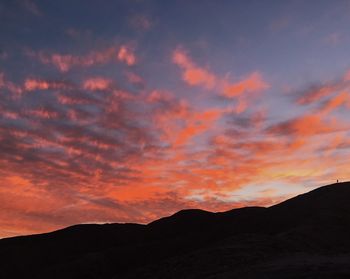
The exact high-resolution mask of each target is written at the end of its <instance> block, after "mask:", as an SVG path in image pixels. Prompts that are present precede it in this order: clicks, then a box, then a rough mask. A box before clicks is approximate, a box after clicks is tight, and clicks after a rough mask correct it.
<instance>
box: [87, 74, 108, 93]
mask: <svg viewBox="0 0 350 279" xmlns="http://www.w3.org/2000/svg"><path fill="white" fill-rule="evenodd" d="M111 83H112V82H111V80H109V79H106V78H102V77H94V78H89V79H86V80H85V81H84V83H83V88H84V89H86V90H91V91H99V90H106V89H108V88H109V87H110V86H111Z"/></svg>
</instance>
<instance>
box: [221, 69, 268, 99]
mask: <svg viewBox="0 0 350 279" xmlns="http://www.w3.org/2000/svg"><path fill="white" fill-rule="evenodd" d="M268 87H269V85H268V84H267V83H266V82H265V81H264V80H263V78H262V76H261V75H260V73H257V72H254V73H252V74H250V75H249V76H248V77H247V78H246V79H244V80H242V81H239V82H237V83H233V84H228V85H226V86H225V87H224V95H225V96H226V97H228V98H232V97H237V96H240V95H242V94H243V93H250V92H259V91H262V90H265V89H267V88H268Z"/></svg>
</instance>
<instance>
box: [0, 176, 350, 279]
mask: <svg viewBox="0 0 350 279" xmlns="http://www.w3.org/2000/svg"><path fill="white" fill-rule="evenodd" d="M0 278H33V279H35V278H53V279H54V278H62V279H63V278H64V279H69V278H85V279H88V278H111V279H112V278H115V279H117V278H135V279H136V278H152V279H155V278H162V279H164V278H269V279H273V278H350V182H346V183H337V184H333V185H329V186H324V187H321V188H318V189H316V190H314V191H311V192H309V193H307V194H304V195H300V196H297V197H295V198H292V199H290V200H287V201H285V202H282V203H280V204H277V205H275V206H272V207H268V208H263V207H248V208H241V209H234V210H231V211H227V212H221V213H211V212H207V211H202V210H183V211H180V212H178V213H176V214H174V215H172V216H170V217H166V218H162V219H160V220H157V221H154V222H152V223H150V224H148V225H138V224H106V225H76V226H72V227H68V228H66V229H63V230H59V231H55V232H51V233H46V234H40V235H31V236H24V237H14V238H7V239H2V240H0Z"/></svg>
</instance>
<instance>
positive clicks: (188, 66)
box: [173, 49, 216, 89]
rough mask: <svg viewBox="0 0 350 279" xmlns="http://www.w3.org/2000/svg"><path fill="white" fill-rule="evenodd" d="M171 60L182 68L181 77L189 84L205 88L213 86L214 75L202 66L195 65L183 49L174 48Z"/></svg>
mask: <svg viewBox="0 0 350 279" xmlns="http://www.w3.org/2000/svg"><path fill="white" fill-rule="evenodd" d="M173 62H174V63H175V64H176V65H178V66H180V67H181V68H182V69H183V70H184V72H183V74H182V78H183V80H184V81H185V82H187V83H188V84H189V85H192V86H194V85H201V86H203V87H205V88H207V89H212V88H213V87H214V86H215V83H216V77H215V75H214V74H212V73H210V72H209V71H208V70H206V69H204V68H200V67H198V66H196V65H195V64H194V62H192V60H191V59H190V58H189V57H188V56H187V54H186V53H185V52H184V51H182V50H180V49H177V50H175V51H174V53H173Z"/></svg>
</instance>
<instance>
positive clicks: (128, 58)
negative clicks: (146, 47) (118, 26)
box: [117, 46, 136, 66]
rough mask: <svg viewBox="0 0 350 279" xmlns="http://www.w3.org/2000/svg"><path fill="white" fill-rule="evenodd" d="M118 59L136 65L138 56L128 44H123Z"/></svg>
mask: <svg viewBox="0 0 350 279" xmlns="http://www.w3.org/2000/svg"><path fill="white" fill-rule="evenodd" d="M117 57H118V60H119V61H121V62H124V63H126V64H127V65H129V66H132V65H135V63H136V56H135V54H134V53H133V52H132V50H131V49H130V48H129V47H127V46H121V47H120V48H119V51H118V54H117Z"/></svg>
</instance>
